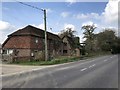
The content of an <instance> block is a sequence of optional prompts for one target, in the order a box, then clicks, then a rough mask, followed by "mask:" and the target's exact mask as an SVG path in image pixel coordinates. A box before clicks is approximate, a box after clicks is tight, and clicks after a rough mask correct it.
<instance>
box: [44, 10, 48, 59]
mask: <svg viewBox="0 0 120 90" xmlns="http://www.w3.org/2000/svg"><path fill="white" fill-rule="evenodd" d="M43 11H44V29H45V61H47V60H48V47H47V27H46V25H47V23H46V10H45V9H43Z"/></svg>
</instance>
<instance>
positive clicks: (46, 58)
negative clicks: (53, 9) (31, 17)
mask: <svg viewBox="0 0 120 90" xmlns="http://www.w3.org/2000/svg"><path fill="white" fill-rule="evenodd" d="M16 1H17V0H16ZM17 2H18V3H20V4H23V5H26V6H29V7H32V8H35V9H38V10H41V11H43V12H44V27H45V60H46V61H47V60H48V47H47V25H46V9H41V8H38V7H35V6H32V5H29V4H26V3H23V2H19V1H17Z"/></svg>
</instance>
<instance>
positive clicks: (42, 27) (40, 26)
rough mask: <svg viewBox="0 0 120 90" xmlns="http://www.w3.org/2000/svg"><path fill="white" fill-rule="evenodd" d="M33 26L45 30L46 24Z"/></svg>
mask: <svg viewBox="0 0 120 90" xmlns="http://www.w3.org/2000/svg"><path fill="white" fill-rule="evenodd" d="M31 25H32V26H34V27H37V28H40V29H43V30H44V24H43V23H41V24H39V25H35V24H31Z"/></svg>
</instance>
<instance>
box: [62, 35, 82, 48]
mask: <svg viewBox="0 0 120 90" xmlns="http://www.w3.org/2000/svg"><path fill="white" fill-rule="evenodd" d="M64 38H67V40H68V42H69V44H70V45H71V48H80V43H79V42H78V43H76V42H75V39H76V38H78V37H74V38H71V37H69V36H64V37H62V40H63V39H64ZM78 44H79V45H78Z"/></svg>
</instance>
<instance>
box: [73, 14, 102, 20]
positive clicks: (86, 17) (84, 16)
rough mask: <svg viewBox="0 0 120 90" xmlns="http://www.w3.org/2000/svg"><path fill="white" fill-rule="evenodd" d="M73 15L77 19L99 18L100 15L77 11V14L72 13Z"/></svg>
mask: <svg viewBox="0 0 120 90" xmlns="http://www.w3.org/2000/svg"><path fill="white" fill-rule="evenodd" d="M74 17H75V18H77V19H101V15H99V14H98V13H87V14H83V13H79V14H77V15H74Z"/></svg>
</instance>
